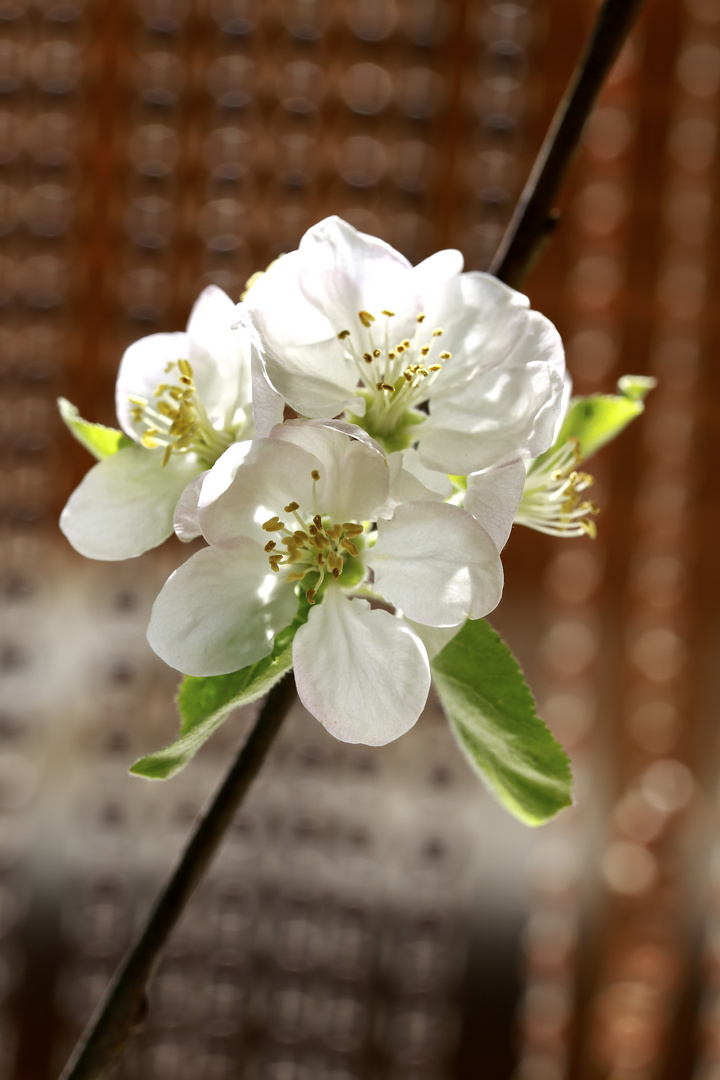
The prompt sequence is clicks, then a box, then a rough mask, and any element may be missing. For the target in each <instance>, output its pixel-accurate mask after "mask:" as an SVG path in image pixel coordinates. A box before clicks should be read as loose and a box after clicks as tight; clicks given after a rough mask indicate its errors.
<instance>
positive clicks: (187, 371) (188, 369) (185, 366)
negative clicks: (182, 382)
mask: <svg viewBox="0 0 720 1080" xmlns="http://www.w3.org/2000/svg"><path fill="white" fill-rule="evenodd" d="M177 364H178V369H179V371H180V374H181V375H185V377H186V378H188V379H192V377H193V369H192V364H191V363H190V361H189V360H178V362H177Z"/></svg>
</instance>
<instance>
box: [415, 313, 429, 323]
mask: <svg viewBox="0 0 720 1080" xmlns="http://www.w3.org/2000/svg"><path fill="white" fill-rule="evenodd" d="M426 318H427V316H426V315H425V313H424V312H422V311H421V312H420V314H419V315H417V316H416V321H417V322H419V323H421V322H425V319H426Z"/></svg>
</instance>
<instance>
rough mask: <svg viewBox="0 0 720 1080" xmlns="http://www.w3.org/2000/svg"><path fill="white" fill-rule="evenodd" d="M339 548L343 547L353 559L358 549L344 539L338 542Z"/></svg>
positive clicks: (350, 541)
mask: <svg viewBox="0 0 720 1080" xmlns="http://www.w3.org/2000/svg"><path fill="white" fill-rule="evenodd" d="M340 545H341V547H344V548H345V550H346V551H347V553H348V555H352V556H353V558H354V557H355V556H356V555H357V553H358V549H357V548H356V547H355V545H354V544H353V542H352V540H346V539H345V537H343V538H342V540H341V541H340Z"/></svg>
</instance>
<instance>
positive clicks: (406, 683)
mask: <svg viewBox="0 0 720 1080" xmlns="http://www.w3.org/2000/svg"><path fill="white" fill-rule="evenodd" d="M293 664H294V667H295V681H296V683H297V688H298V694H299V696H300V700H301V701H302V703H303V705H304V706H305V708H306V709H307V710H308V712H310V713H312V715H313V716H315V717H317V719H318V720H319V721H320V723H321V724H322V725H323V726H324V727H325V728H327V730H328V731H329V732H330V734H331V735H334V736H335V738H336V739H340V740H341V741H342V742H349V743H364V744H365V745H367V746H384V745H385V744H386V743H389V742H392V741H393V739H397V738H399V737H400V735H404V734H405V732H406V731H408V730H409V729H410V728H411V727H412V726H413V724H414V723H415V721H416V720H417V718H418V717H419V715H420V713H421V712H422V710H423V708H424V706H425V702H426V700H427V695H428V691H429V689H430V666H429V664H428V659H427V654H426V652H425V648H424V646H423V644H422V642H421V641H420V640H419V638H418V637H417V635H416V634H415V633H413V631H412V630H411V629H410V627H409V626H408V625H407V624H406V623H404V622H403V621H402V620H401V619H398V618H396V617H395V616H394V615H391V614H390V613H389V612H387V611H383V610H380V609H378V610H375V611H373V610H371V608H370V605H369V603H368V602H367V600H350V599H349V598H348V597H347V596H346V595H345V594H344V593H343V592H342V590H341V589H340V588H338V587H336V586H330V587H328V589H327V590H326V591H325V594H324V596H323V600H322V603H321V604H318V605H317V606H316V607H314V608H313V609H312V610H311V612H310V617H309V619H308V621H307V623H306V625H305V626H301V627H300V629H299V630H298V632H297V634H296V636H295V641H294V643H293Z"/></svg>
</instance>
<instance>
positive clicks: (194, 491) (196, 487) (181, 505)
mask: <svg viewBox="0 0 720 1080" xmlns="http://www.w3.org/2000/svg"><path fill="white" fill-rule="evenodd" d="M206 476H207V470H205V472H201V473H200V474H199V475H198V476H196V477H195V479H194V480H191V481H190V483H189V484H188V486H187V487H186V488H185V490H184V491H183V493H182V495H181V496H180V498H179V499H178V501H177V505H176V507H175V512H174V514H173V528H174V529H175V535H176V536H177V537H178V539H180V540H182V542H183V543H184V544H189V543H190V541H191V540H197V538H198V536H202V529H201V528H200V520H199V518H198V499H199V498H200V491H201V489H202V486H203V482H204V480H205V477H206Z"/></svg>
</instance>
